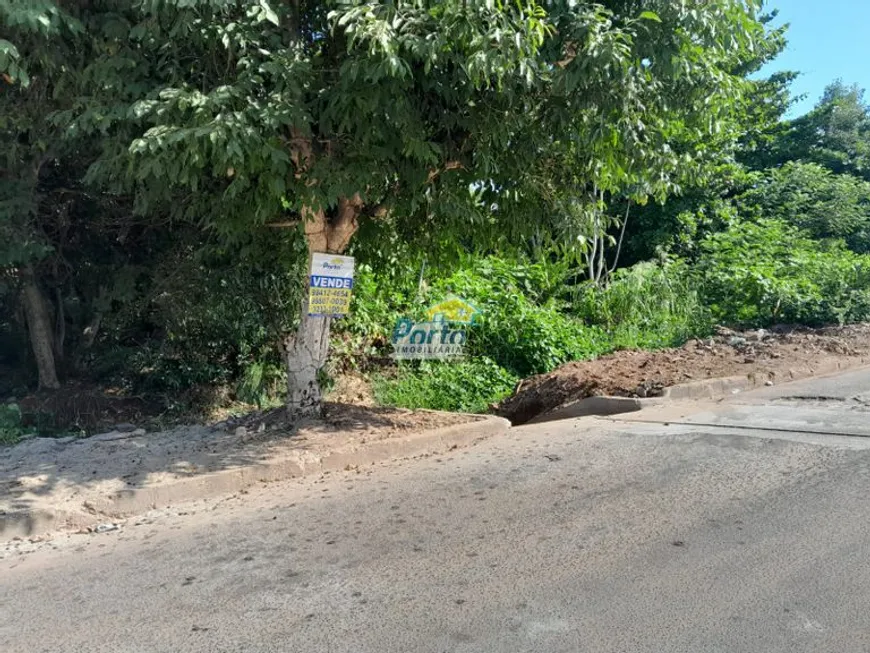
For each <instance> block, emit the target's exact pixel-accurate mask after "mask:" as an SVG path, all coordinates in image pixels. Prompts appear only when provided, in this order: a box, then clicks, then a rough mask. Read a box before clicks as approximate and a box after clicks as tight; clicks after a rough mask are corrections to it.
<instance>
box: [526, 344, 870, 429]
mask: <svg viewBox="0 0 870 653" xmlns="http://www.w3.org/2000/svg"><path fill="white" fill-rule="evenodd" d="M865 364H866V361H865V360H864V359H863V358H862V359H860V362H858V363H857V364H856V365H853V366H843V365H842V364H841V363H840V362H839V361H835V362H831V363H825V364H821V365H819V366H817V367H813V368H797V369H794V370H790V374H789V378H788V379H785V380H781V381H780V383H775V385H782V384H783V383H788V382H791V381H797V380H800V379H807V378H810V377H812V378H817V377H823V376H827V375H830V374H836V373H838V372H843V371H845V370H850V369H859V368H861V367H863V366H864V365H865ZM775 381H776V378H775V377H774V376H772V375H771V374H769V373H766V372H757V373H756V372H753V373H751V374H747V375H745V376H728V377H723V378H717V379H703V380H700V381H690V382H689V383H681V384H679V385H674V386H671V387H669V388H665V389H664V392H662V395H661V396H660V397H649V398H646V399H642V398H640V397H608V396H599V397H587V398H586V399H580V400H578V401H572V402H571V403H568V404H564V405H562V406H559V407H558V408H554V409H552V410H550V411H548V412H546V413H543V414H541V415H538V416H537V417H535V418H533V419H531V420H529V421H528V422H526V424H542V423H544V422H555V421H556V420H561V419H573V418H577V417H589V416H592V415H600V416H608V415H620V414H623V413H634V412H637V411H639V410H643V409H644V408H648V407H650V406H661V405H664V404H666V403H669V402H672V401H697V400H711V399H721V398H723V397H729V396H732V395H736V394H739V393H741V392H745V391H748V390H755V389H756V388H761V387H764V386H766V385H768V384H774V382H775Z"/></svg>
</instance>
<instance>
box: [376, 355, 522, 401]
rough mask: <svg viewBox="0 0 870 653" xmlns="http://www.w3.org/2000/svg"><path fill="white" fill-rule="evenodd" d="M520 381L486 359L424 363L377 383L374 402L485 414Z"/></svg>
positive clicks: (404, 366)
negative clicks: (490, 405)
mask: <svg viewBox="0 0 870 653" xmlns="http://www.w3.org/2000/svg"><path fill="white" fill-rule="evenodd" d="M516 382H517V377H516V376H514V375H513V374H511V373H510V372H509V371H507V370H506V369H504V368H502V367H500V366H499V365H498V364H496V363H495V362H494V361H493V360H492V359H490V358H486V357H479V358H470V359H467V360H464V361H461V362H453V363H446V362H438V361H421V362H420V363H418V364H415V363H409V364H406V365H403V366H401V367H400V373H399V374H398V375H397V376H395V377H393V378H385V377H380V378H378V379H376V380H375V384H374V390H375V398H376V399H377V400H378V401H379V402H380V403H382V404H386V405H389V406H400V407H403V408H412V409H415V408H429V409H432V410H451V411H461V412H468V413H484V412H486V411H487V410H488V407H489V404H491V403H494V402H497V401H499V400H501V399H503V398H504V397H506V396H507V395H508V394H510V393H511V391H512V390H513V388H514V386H515V384H516Z"/></svg>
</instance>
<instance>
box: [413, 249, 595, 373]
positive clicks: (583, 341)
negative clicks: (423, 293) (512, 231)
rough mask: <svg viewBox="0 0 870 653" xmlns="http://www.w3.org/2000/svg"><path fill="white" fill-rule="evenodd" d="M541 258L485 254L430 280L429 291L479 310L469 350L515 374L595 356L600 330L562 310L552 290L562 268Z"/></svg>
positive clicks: (561, 285) (559, 281)
mask: <svg viewBox="0 0 870 653" xmlns="http://www.w3.org/2000/svg"><path fill="white" fill-rule="evenodd" d="M553 267H554V266H549V265H546V264H544V263H533V264H529V263H523V262H522V261H511V260H507V259H499V258H496V257H489V258H486V259H479V260H477V261H474V260H472V261H470V262H469V264H467V265H466V266H464V267H462V268H461V269H459V270H458V271H457V272H455V273H454V274H452V275H450V276H448V277H446V278H444V279H442V280H440V281H439V282H437V283H436V284H434V285H433V289H432V293H430V296H432V297H433V299H434V298H440V297H443V296H445V295H447V294H451V293H452V294H455V295H458V296H460V297H462V298H463V299H465V300H466V301H469V302H471V303H472V304H473V305H474V306H476V307H477V308H478V309H479V310H480V311H481V315H480V317H479V321H478V323H477V324H476V325H474V326H473V327H472V328H471V330H470V334H469V344H468V347H469V350H470V351H471V352H472V354H474V355H479V356H488V357H490V358H492V359H493V360H494V361H496V362H497V363H498V364H499V365H500V366H502V367H504V368H506V369H509V370H511V371H512V372H513V373H515V374H517V375H519V376H528V375H530V374H536V373H540V372H546V371H549V370H551V369H553V368H554V367H557V366H558V365H560V364H562V363H564V362H566V361H569V360H576V359H582V358H589V357H591V356H594V355H596V354H597V353H598V352H600V351H601V350H602V349H603V348H606V344H605V343H606V342H607V338H606V336H605V334H604V333H603V332H602V331H601V330H599V329H597V328H595V327H588V326H586V325H585V324H583V323H582V322H581V321H580V320H577V319H575V318H572V317H571V316H569V315H567V314H565V313H564V312H563V308H564V302H563V301H562V300H560V299H558V298H556V297H554V295H555V294H556V293H557V292H558V290H561V289H563V288H564V281H565V270H561V275H554V274H553Z"/></svg>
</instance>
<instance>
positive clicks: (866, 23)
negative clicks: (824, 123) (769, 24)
mask: <svg viewBox="0 0 870 653" xmlns="http://www.w3.org/2000/svg"><path fill="white" fill-rule="evenodd" d="M767 7H768V9H773V8H776V9H779V16H778V18H777V20H776V23H775V24H776V25H782V24H783V23H790V24H791V27H790V29H789V30H788V34H787V38H788V48H787V49H786V51H785V52H783V53H782V54H781V55H780V56H779V57H778V58H777V59H776V60H775V61H773V62H772V63H771V64H770V65H768V66H767V67H766V68H765V69H764V70H763V71H762V72H763V73H765V74H767V73H772V72H775V71H777V70H795V71H798V72H801V73H802V75H801V76H800V77H799V78H798V79H797V80H796V81H795V82H794V84H793V85H792V92H793V93H794V94H795V95H800V94H806V95H807V97H806V98H805V99H804V100H802V101H801V102H800V103H799V104H798V105H797V106H795V108H794V109H793V110H792V112H791V113H792V115H795V116H797V115H801V114H803V113H806V112H807V111H809V110H810V109H812V108H813V106H814V105H815V103H816V101H817V100H818V99H819V97H820V96H821V94H822V91H823V90H824V89H825V86H827V85H828V84H829V83H830V82H832V81H833V80H835V79H837V78H838V77H840V78H842V79H843V81H844V82H846V83H847V84H853V83H857V84H858V85H859V86H861V87H862V88H866V89H870V0H768V2H767ZM868 93H870V91H868ZM865 99H867V98H866V97H865Z"/></svg>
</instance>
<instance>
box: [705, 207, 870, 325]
mask: <svg viewBox="0 0 870 653" xmlns="http://www.w3.org/2000/svg"><path fill="white" fill-rule="evenodd" d="M701 247H702V250H703V252H704V255H703V257H702V258H701V260H700V262H699V264H698V267H697V271H698V275H699V280H700V284H701V287H702V292H703V295H704V297H705V298H706V300H707V301H708V302H709V303H710V309H711V311H712V313H713V316H714V317H715V318H716V319H718V320H720V321H723V322H730V323H736V324H739V325H746V326H764V325H768V324H772V323H776V322H795V323H801V324H808V325H820V324H829V323H840V324H843V323H846V322H857V321H862V320H867V319H870V256H866V255H859V254H855V253H854V252H851V251H849V250H848V249H846V247H845V245H844V244H843V243H842V242H841V241H827V242H822V241H817V240H813V239H811V238H809V237H808V236H807V235H806V234H805V233H804V232H802V231H800V230H798V229H797V228H795V227H792V226H790V225H787V224H785V223H784V222H782V221H778V220H759V221H758V222H743V223H740V224H737V225H734V226H732V227H731V228H729V229H727V230H726V231H723V232H721V233H717V234H714V235H711V236H709V237H708V238H707V239H705V241H704V242H703V243H702V246H701Z"/></svg>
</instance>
